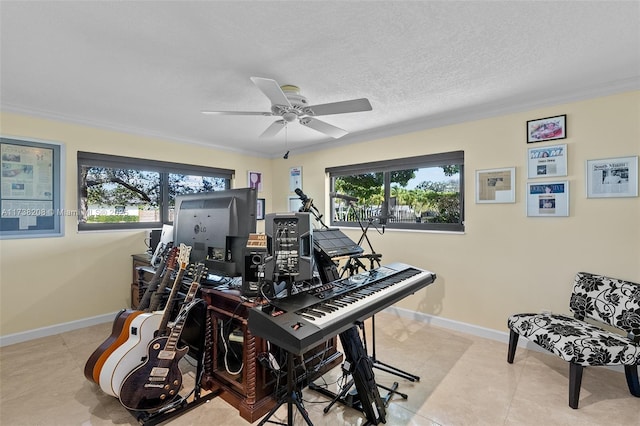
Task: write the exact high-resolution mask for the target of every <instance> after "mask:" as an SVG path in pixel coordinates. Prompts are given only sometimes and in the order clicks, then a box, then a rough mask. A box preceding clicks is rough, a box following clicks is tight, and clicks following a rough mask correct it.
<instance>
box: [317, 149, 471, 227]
mask: <svg viewBox="0 0 640 426" xmlns="http://www.w3.org/2000/svg"><path fill="white" fill-rule="evenodd" d="M451 165H458V166H459V167H460V171H459V176H460V183H459V185H460V187H459V191H460V195H459V197H460V221H459V222H458V223H429V222H420V223H417V222H416V223H400V222H390V221H387V223H386V224H385V227H386V228H387V229H405V230H417V231H445V232H464V230H465V226H464V211H465V209H464V205H465V202H464V151H451V152H444V153H437V154H428V155H420V156H415V157H406V158H395V159H391V160H382V161H374V162H368V163H359V164H350V165H344V166H335V167H327V168H326V169H325V173H327V174H328V175H329V181H330V184H329V191H330V192H334V191H335V189H334V188H335V186H334V185H335V179H336V178H338V177H341V176H351V175H358V174H365V173H383V194H384V201H383V203H382V209H388V208H389V207H388V206H389V199H390V198H391V172H393V171H399V170H407V169H419V168H428V167H441V166H451ZM330 203H331V207H330V209H329V210H330V215H329V220H330V225H331V226H338V227H346V228H359V227H360V225H359V224H358V223H354V222H345V221H336V220H335V218H334V214H335V212H334V209H333V199H332V198H330ZM362 219H363V222H364V220H365V218H362Z"/></svg>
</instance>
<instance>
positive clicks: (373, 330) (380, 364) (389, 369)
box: [362, 315, 420, 399]
mask: <svg viewBox="0 0 640 426" xmlns="http://www.w3.org/2000/svg"><path fill="white" fill-rule="evenodd" d="M371 335H372V341H371V342H372V344H373V349H372V353H371V356H370V358H371V361H372V362H373V368H377V369H378V370H382V371H386V372H387V373H391V374H394V375H396V376H398V377H402V378H403V379H407V380H409V381H410V382H419V381H420V376H416V375H415V374H411V373H407V372H406V371H402V370H400V369H399V368H396V367H392V366H391V365H389V364H385V363H384V362H382V361H378V359H377V358H376V316H375V315H372V316H371ZM362 336H363V341H364V346H365V350H367V338H366V336H365V333H364V326H363V327H362ZM396 393H397V392H396ZM398 394H399V395H401V396H402V397H403V398H404V399H407V397H406V396H404V395H403V394H400V393H398Z"/></svg>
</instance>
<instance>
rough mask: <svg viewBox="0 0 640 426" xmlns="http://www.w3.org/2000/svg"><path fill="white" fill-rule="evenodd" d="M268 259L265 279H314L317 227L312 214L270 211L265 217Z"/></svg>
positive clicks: (297, 280)
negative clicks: (314, 227) (312, 219)
mask: <svg viewBox="0 0 640 426" xmlns="http://www.w3.org/2000/svg"><path fill="white" fill-rule="evenodd" d="M265 219H266V220H265V233H266V234H267V253H268V254H267V258H266V259H265V278H266V279H267V280H273V281H280V280H283V279H284V280H287V281H295V282H299V281H310V280H312V279H313V268H314V263H313V252H312V251H313V226H312V224H311V214H310V213H306V212H302V213H269V214H268V215H266V217H265Z"/></svg>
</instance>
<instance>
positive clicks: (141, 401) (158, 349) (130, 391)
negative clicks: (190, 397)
mask: <svg viewBox="0 0 640 426" xmlns="http://www.w3.org/2000/svg"><path fill="white" fill-rule="evenodd" d="M168 340H169V338H168V337H166V336H164V337H158V338H156V339H153V340H152V341H151V342H150V343H149V346H148V348H147V359H146V361H145V362H144V363H143V364H142V365H141V366H139V367H138V368H136V369H135V370H133V371H131V373H130V374H129V375H128V376H127V377H126V378H125V379H124V381H123V382H122V386H121V388H120V389H119V394H120V402H121V403H122V405H123V406H124V407H125V408H127V409H129V410H134V411H148V412H153V411H157V410H158V409H160V408H162V406H163V405H165V404H167V403H169V402H171V401H172V400H173V399H174V398H175V397H176V396H177V395H178V392H180V388H181V387H182V372H181V371H180V367H179V366H178V363H179V362H180V359H181V358H182V357H183V356H184V355H185V354H186V353H187V352H188V350H189V347H188V346H185V347H184V348H182V349H176V350H175V351H168V350H165V347H166V345H167V341H168Z"/></svg>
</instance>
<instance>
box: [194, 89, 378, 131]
mask: <svg viewBox="0 0 640 426" xmlns="http://www.w3.org/2000/svg"><path fill="white" fill-rule="evenodd" d="M251 81H253V83H254V84H255V85H256V86H258V89H260V90H261V91H262V93H264V94H265V95H266V96H267V98H269V100H270V101H271V111H269V112H254V111H202V113H203V114H216V115H263V116H275V117H282V118H281V119H280V120H276V121H275V122H273V123H272V124H271V125H270V126H269V127H267V129H266V130H265V131H264V132H263V133H262V134H261V135H260V137H263V138H264V137H272V136H275V135H277V134H278V132H280V130H282V129H283V128H284V127H285V126H286V125H287V124H288V123H291V122H293V121H295V120H298V122H299V123H300V124H302V125H303V126H307V127H309V128H311V129H313V130H316V131H318V132H320V133H324V134H326V135H328V136H331V137H333V138H336V139H337V138H341V137H342V136H344V135H346V134H347V133H349V132H347V131H346V130H343V129H341V128H339V127H336V126H334V125H332V124H329V123H326V122H324V121H321V120H318V119H317V118H315V117H316V116H320V115H331V114H344V113H348V112H360V111H371V109H372V108H371V103H369V100H368V99H366V98H361V99H352V100H349V101H341V102H332V103H328V104H319V105H308V104H307V98H305V97H304V96H302V95H301V94H300V89H299V88H298V87H297V86H292V85H282V86H280V85H279V84H278V83H277V82H276V81H275V80H271V79H269V78H262V77H251Z"/></svg>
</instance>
